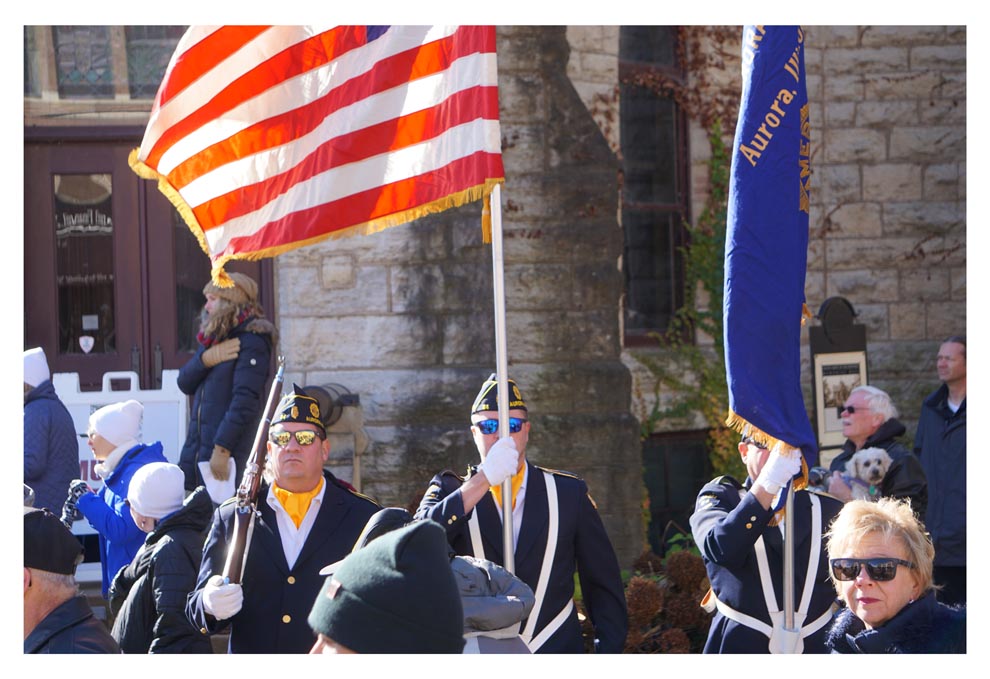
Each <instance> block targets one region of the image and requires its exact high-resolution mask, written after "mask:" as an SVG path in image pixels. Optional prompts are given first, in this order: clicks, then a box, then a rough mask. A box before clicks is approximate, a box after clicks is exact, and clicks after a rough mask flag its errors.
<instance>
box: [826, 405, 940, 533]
mask: <svg viewBox="0 0 990 679" xmlns="http://www.w3.org/2000/svg"><path fill="white" fill-rule="evenodd" d="M905 431H906V428H905V427H904V425H903V424H901V422H900V421H899V420H896V419H894V418H891V419H889V420H887V421H886V422H884V423H883V424H881V425H880V428H879V429H877V430H876V431H875V432H874V433H873V436H871V437H870V438H868V439H866V443H865V444H864V445H863V448H883V449H884V450H886V451H887V454H888V455H890V458H891V460H892V461H893V462H892V463H891V465H890V469H888V470H887V475H886V476H884V477H883V481H881V482H880V496H881V497H896V498H902V499H903V498H907V499H908V500H909V501H910V502H911V509H913V510H914V513H915V514H917V515H918V516H919V517H921V518H924V516H925V510H926V509H927V507H928V480H927V479H926V478H925V470H924V469H923V468H922V466H921V462H920V461H919V460H918V458H917V457H915V456H914V454H913V453H912V452H911V451H909V450H908V449H907V448H906V447H905V446H904V444H903V443H900V442H899V441H898V440H897V439H898V438H899V437H901V436H903V435H904V432H905ZM855 452H856V444H855V443H853V442H852V441H850V440H848V439H847V440H846V442H845V444H843V446H842V452H841V453H839V454H838V455H837V456H836V457H835V459H834V460H832V464H831V466H830V467H829V471H833V472H835V471H838V472H844V471H845V470H846V462H848V461H849V458H851V457H852V456H853V454H854V453H855Z"/></svg>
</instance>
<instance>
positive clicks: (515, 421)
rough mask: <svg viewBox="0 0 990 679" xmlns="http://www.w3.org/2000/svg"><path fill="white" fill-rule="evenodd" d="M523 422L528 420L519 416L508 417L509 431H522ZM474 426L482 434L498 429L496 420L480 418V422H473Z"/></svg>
mask: <svg viewBox="0 0 990 679" xmlns="http://www.w3.org/2000/svg"><path fill="white" fill-rule="evenodd" d="M523 422H529V420H524V419H523V418H521V417H510V418H509V433H511V434H517V433H519V432H520V431H522V426H523ZM474 426H476V427H477V428H478V429H480V430H481V433H482V434H486V435H489V434H494V433H496V432H497V431H498V420H497V419H494V420H481V421H480V422H475V423H474Z"/></svg>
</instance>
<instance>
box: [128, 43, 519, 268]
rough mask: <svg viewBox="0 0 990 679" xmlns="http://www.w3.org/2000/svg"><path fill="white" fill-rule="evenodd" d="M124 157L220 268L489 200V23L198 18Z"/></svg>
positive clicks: (495, 140)
mask: <svg viewBox="0 0 990 679" xmlns="http://www.w3.org/2000/svg"><path fill="white" fill-rule="evenodd" d="M130 164H131V167H132V168H133V169H134V171H135V172H137V173H138V174H139V175H140V176H142V177H145V178H149V179H157V180H158V182H159V188H160V189H161V191H162V192H163V193H164V194H165V195H166V196H168V198H169V199H170V200H171V201H172V203H173V204H174V205H175V206H176V208H177V209H178V210H179V212H180V214H181V215H182V216H183V218H184V219H185V221H186V223H187V224H188V225H189V227H190V229H192V231H193V233H194V234H195V235H196V236H197V238H199V240H200V244H201V245H202V246H203V249H204V250H205V251H206V253H207V254H208V255H209V256H210V258H211V260H212V263H213V277H214V280H216V281H218V282H221V284H222V282H223V281H224V279H225V278H226V275H225V274H224V273H223V265H224V263H225V262H227V261H229V260H231V259H260V258H263V257H271V256H274V255H277V254H279V253H280V252H284V251H286V250H290V249H293V248H297V247H301V246H304V245H308V244H311V243H315V242H318V241H321V240H324V239H327V238H335V237H340V236H345V235H352V234H356V233H370V232H374V231H378V230H380V229H384V228H386V227H389V226H394V225H397V224H403V223H406V222H408V221H411V220H413V219H416V218H417V217H420V216H422V215H424V214H428V213H431V212H439V211H441V210H444V209H447V208H450V207H454V206H457V205H461V204H463V203H466V202H470V201H474V200H478V199H484V200H485V204H486V206H487V203H488V198H489V195H490V193H491V190H492V188H493V187H494V186H495V185H496V184H497V183H500V182H501V181H503V178H504V170H503V168H502V158H501V138H500V132H499V119H498V87H497V68H496V59H495V29H494V27H492V26H335V27H321V26H220V27H217V26H192V27H190V28H189V30H188V31H187V32H186V34H185V35H184V36H183V37H182V39H181V40H180V41H179V44H178V46H177V48H176V51H175V53H174V55H173V56H172V60H171V62H170V63H169V66H168V68H167V70H166V72H165V77H164V79H163V81H162V84H161V86H160V88H159V90H158V94H157V96H156V98H155V102H154V106H153V108H152V111H151V116H150V119H149V122H148V126H147V129H146V131H145V135H144V139H143V141H142V143H141V147H140V148H139V149H135V150H134V151H133V152H132V153H131V158H130Z"/></svg>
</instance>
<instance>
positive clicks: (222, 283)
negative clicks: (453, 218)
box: [127, 148, 505, 288]
mask: <svg viewBox="0 0 990 679" xmlns="http://www.w3.org/2000/svg"><path fill="white" fill-rule="evenodd" d="M140 150H141V149H139V148H136V149H134V150H133V151H131V153H130V155H129V156H128V158H127V163H128V165H130V166H131V169H132V170H133V171H134V173H135V174H137V175H138V176H139V177H141V178H142V179H153V180H156V181H157V182H158V190H159V191H161V192H162V194H163V195H164V196H165V197H166V198H168V200H169V202H170V203H172V205H174V206H175V209H176V210H178V211H179V215H181V217H182V219H183V221H184V222H185V223H186V226H188V227H189V230H190V231H192V234H193V235H194V236H195V237H196V240H197V242H198V243H199V246H200V248H202V249H203V252H205V253H206V255H207V257H210V259H211V261H212V262H213V267H212V270H211V272H210V275H211V278H212V280H213V284H214V285H216V286H217V287H221V288H229V287H231V286H233V285H234V281H233V280H232V279H231V278H230V276H229V275H227V272H226V271H225V270H224V265H225V264H226V263H227V262H229V261H231V260H235V259H242V260H245V261H256V260H259V259H265V258H268V257H275V256H277V255H280V254H282V253H283V252H288V251H289V250H295V249H297V248H301V247H304V246H306V245H313V244H314V243H319V242H321V241H324V240H336V239H338V238H349V237H351V236H360V235H368V234H372V233H377V232H379V231H383V230H385V229H387V228H390V227H392V226H398V225H400V224H406V223H408V222H411V221H413V220H415V219H419V218H420V217H424V216H426V215H429V214H434V213H437V212H443V211H444V210H447V209H450V208H452V207H460V206H461V205H465V204H467V203H471V202H474V201H476V200H478V199H483V206H482V216H481V238H482V242H484V243H491V239H492V216H491V194H492V191H493V190H494V188H495V186H496V185H497V184H504V183H505V178H504V177H496V178H491V179H486V180H485V183H484V184H479V185H477V186H472V187H470V188H467V189H464V190H463V191H459V192H457V193H452V194H450V195H448V196H444V197H443V198H440V199H439V200H435V201H433V202H431V203H425V204H423V205H418V206H416V207H414V208H411V209H409V210H403V211H402V212H395V213H393V214H390V215H385V216H384V217H380V218H378V219H373V220H371V221H368V222H364V223H362V224H355V225H353V226H349V227H347V228H345V229H339V230H337V231H331V232H329V233H323V234H320V235H318V236H314V237H312V238H307V239H305V240H299V241H293V242H291V243H284V244H281V245H277V246H273V247H270V248H264V249H262V250H253V251H251V252H238V253H233V254H225V255H221V256H219V257H216V258H213V257H212V256H211V255H210V248H209V246H208V245H207V243H206V236H205V232H204V229H203V227H202V225H201V224H200V223H199V221H198V220H197V219H196V215H194V214H193V211H192V208H190V207H189V204H188V203H186V201H185V199H184V198H183V197H182V196H181V195H180V194H179V192H178V190H177V189H176V188H175V187H173V186H172V185H171V184H170V183H169V182H168V179H166V178H165V176H164V175H162V174H159V172H158V171H157V170H155V169H154V168H151V167H149V166H148V165H146V164H145V163H144V161H142V160H140V159H138V153H139V152H140Z"/></svg>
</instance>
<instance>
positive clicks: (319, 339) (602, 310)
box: [275, 27, 644, 568]
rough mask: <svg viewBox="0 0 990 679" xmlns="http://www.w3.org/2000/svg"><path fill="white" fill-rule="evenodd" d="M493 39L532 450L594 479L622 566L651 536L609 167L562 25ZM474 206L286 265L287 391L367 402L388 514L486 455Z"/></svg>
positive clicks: (282, 290)
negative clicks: (435, 480)
mask: <svg viewBox="0 0 990 679" xmlns="http://www.w3.org/2000/svg"><path fill="white" fill-rule="evenodd" d="M497 40H498V43H497V46H498V60H499V88H500V97H499V98H500V108H501V130H502V149H503V160H504V163H505V171H506V182H505V186H504V189H503V196H502V216H503V231H504V239H505V241H504V246H505V247H504V257H505V265H504V272H505V288H506V308H507V316H506V327H507V339H508V360H509V373H510V375H511V376H512V377H513V378H514V379H515V380H516V381H517V382H518V383H519V385H520V387H521V389H522V391H523V394H524V396H525V398H526V400H527V403H528V405H529V407H530V418H531V422H532V430H531V435H530V442H529V448H528V451H527V454H528V456H529V457H530V458H531V459H532V460H533V461H534V462H535V463H537V464H540V465H543V466H547V467H551V468H556V469H563V470H567V471H570V472H573V473H576V474H578V475H579V476H581V477H583V478H584V479H585V480H586V481H587V482H588V485H589V488H590V491H591V493H592V495H593V497H594V499H595V501H596V502H597V504H598V508H599V512H600V513H601V515H602V517H603V520H604V522H605V525H606V528H607V530H608V532H609V535H610V537H611V538H612V541H613V544H614V545H615V547H616V551H617V553H618V555H619V559H620V564H621V565H622V567H624V568H627V567H628V566H629V565H630V563H631V562H632V560H633V559H634V558H635V557H636V556H637V555H638V554H639V553H640V551H641V550H642V548H643V544H644V526H643V523H642V512H641V502H642V478H641V477H642V463H641V460H640V445H639V439H638V435H637V432H638V424H637V422H636V419H635V418H634V417H633V416H632V414H631V412H630V394H631V385H630V376H629V372H628V370H627V369H626V367H625V366H624V365H623V363H622V362H621V360H620V350H621V347H620V339H621V338H620V335H619V312H618V309H619V297H620V295H621V292H622V278H621V274H620V272H619V269H618V261H619V257H620V255H621V252H622V232H621V230H620V229H619V226H618V223H617V218H616V215H617V202H616V201H617V195H618V193H617V165H616V159H615V157H614V154H613V153H612V151H611V150H610V149H609V147H608V144H607V143H606V142H605V140H604V138H603V136H602V134H601V131H600V130H599V128H598V126H596V125H595V123H594V121H593V120H592V118H591V116H590V115H589V112H588V110H587V108H586V107H585V106H584V105H583V103H582V101H581V99H580V98H579V97H578V95H577V93H576V91H575V88H574V85H573V84H572V83H571V82H570V80H568V78H567V76H566V73H565V69H566V64H567V59H568V52H569V47H568V43H567V40H566V37H565V29H564V28H563V27H499V28H498V32H497ZM480 214H481V204H480V202H478V203H472V204H469V205H466V206H463V207H461V208H457V209H453V210H448V211H446V212H443V213H440V214H438V215H433V216H430V217H426V218H423V219H420V220H417V221H416V222H414V223H412V224H408V225H403V226H397V227H393V228H391V229H387V230H385V231H382V232H380V233H377V234H373V235H369V236H362V237H354V238H348V239H341V240H337V241H332V242H324V243H322V244H319V245H315V246H311V247H307V248H304V249H301V250H295V251H292V252H289V253H286V254H284V255H281V256H279V257H278V258H277V259H276V261H275V269H276V289H277V297H278V318H279V323H280V329H281V332H282V351H283V352H284V354H285V355H286V357H287V366H286V383H287V384H291V383H292V382H293V381H295V382H298V383H300V384H329V383H336V384H341V385H343V386H344V387H346V388H347V389H348V390H350V391H351V392H353V393H355V394H357V395H358V396H359V398H360V401H361V407H362V414H363V420H364V431H365V432H366V433H367V435H368V437H369V439H370V442H369V447H368V450H367V452H366V453H365V454H364V456H363V457H362V460H361V465H360V468H361V479H360V480H361V487H362V490H363V492H365V493H368V494H370V495H372V496H373V497H375V498H376V499H378V500H379V501H380V502H382V503H383V504H386V505H399V506H409V505H414V504H415V503H417V502H418V500H419V498H420V497H421V496H422V493H423V492H424V491H425V489H426V486H427V484H428V482H429V480H430V478H431V477H432V475H433V474H434V473H436V472H437V471H439V470H441V469H444V468H450V469H454V470H457V471H458V472H459V473H463V471H464V469H465V467H466V466H467V465H468V464H469V463H473V462H476V461H477V457H478V456H477V451H476V450H475V448H474V445H473V442H472V440H471V436H470V431H469V409H470V405H471V403H472V401H473V399H474V397H475V395H476V393H477V391H478V389H479V387H480V386H481V383H482V381H483V380H484V379H485V378H486V377H487V376H488V375H489V374H490V373H491V372H493V371H494V368H495V348H494V319H493V306H492V304H493V300H492V259H491V249H490V246H488V245H484V244H483V243H482V240H481V226H480ZM334 469H335V470H339V471H341V476H342V477H343V478H345V479H347V478H349V476H348V470H346V468H345V467H342V466H341V461H340V460H339V459H335V460H334Z"/></svg>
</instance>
